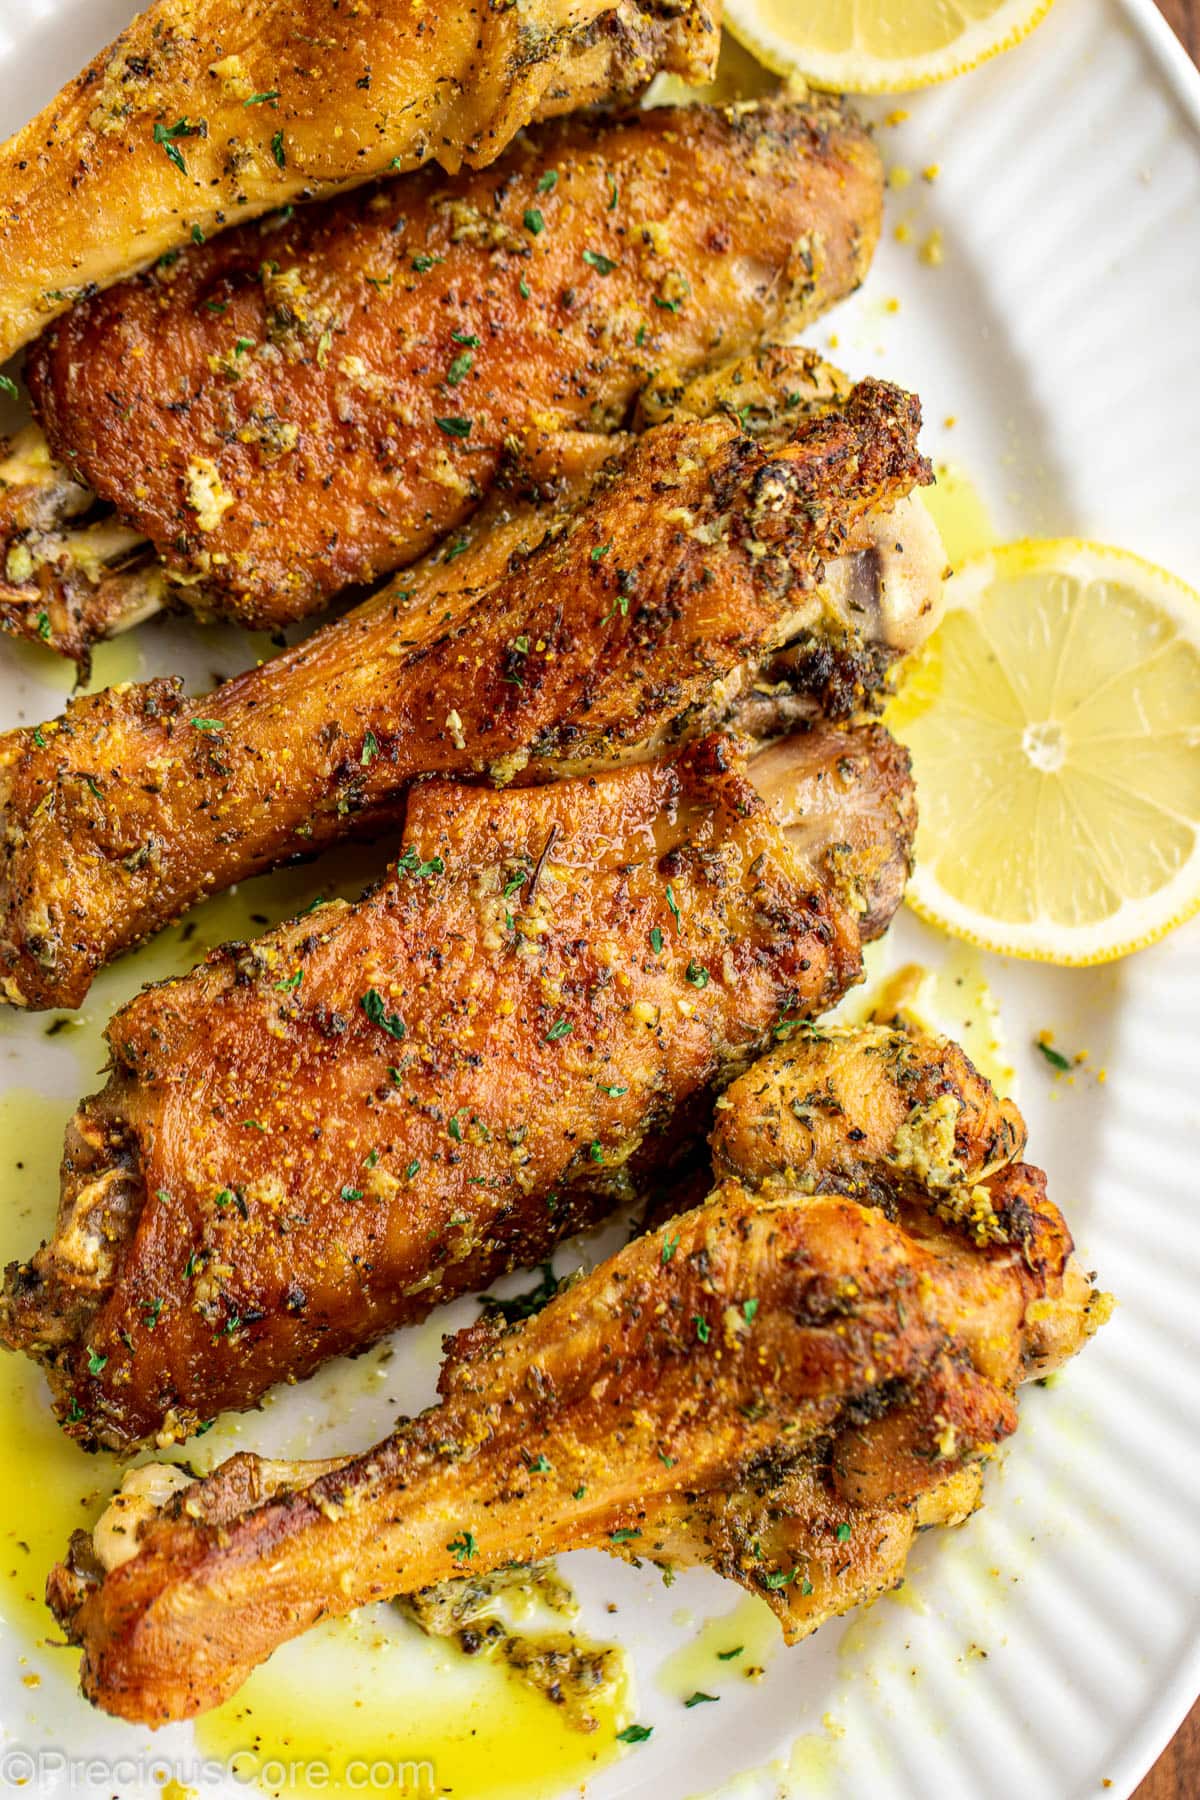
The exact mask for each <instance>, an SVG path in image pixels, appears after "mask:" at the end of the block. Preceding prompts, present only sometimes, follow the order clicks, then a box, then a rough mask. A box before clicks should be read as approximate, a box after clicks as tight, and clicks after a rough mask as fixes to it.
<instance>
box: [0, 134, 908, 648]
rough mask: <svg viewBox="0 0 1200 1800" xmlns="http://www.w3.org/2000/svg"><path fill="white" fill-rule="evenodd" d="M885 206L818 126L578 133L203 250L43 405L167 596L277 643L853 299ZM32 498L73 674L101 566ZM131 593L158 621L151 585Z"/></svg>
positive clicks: (860, 167) (23, 596)
mask: <svg viewBox="0 0 1200 1800" xmlns="http://www.w3.org/2000/svg"><path fill="white" fill-rule="evenodd" d="M880 191H881V183H880V167H879V159H878V155H877V153H876V151H875V149H874V146H873V145H872V144H871V142H870V140H869V139H868V138H867V137H866V135H865V134H864V132H863V131H862V129H861V128H860V127H859V126H858V125H856V124H854V123H853V122H852V121H851V120H849V119H848V118H847V117H846V116H845V115H843V114H842V113H841V112H840V111H839V110H838V109H837V108H836V107H833V106H832V105H831V104H830V103H829V102H826V101H821V102H814V103H811V104H808V103H801V102H799V101H787V100H780V101H767V102H763V103H761V104H758V105H755V106H750V107H740V108H733V109H729V110H720V109H717V108H713V107H704V106H691V107H684V108H662V109H654V110H651V111H648V112H642V113H635V114H633V115H631V116H630V117H627V118H625V119H621V120H618V121H615V122H613V121H597V120H595V119H592V118H587V117H583V118H572V119H568V120H565V121H563V122H562V123H560V124H555V125H551V126H547V127H544V128H543V129H541V130H539V131H537V132H532V133H530V134H529V135H528V136H527V137H525V138H523V139H522V140H521V141H520V142H518V143H517V144H515V145H514V146H513V147H512V148H511V149H509V150H508V151H507V152H506V154H505V156H504V157H503V159H502V160H501V161H500V162H499V163H497V164H496V165H494V166H493V167H492V168H489V169H487V170H485V171H483V172H480V173H463V174H460V175H459V176H457V177H456V178H455V179H454V180H452V181H451V180H448V179H447V177H446V176H445V175H443V174H442V172H441V171H440V170H438V169H434V168H431V169H429V170H427V171H425V172H423V173H421V174H420V175H417V176H413V177H411V178H409V179H407V180H405V181H399V182H388V183H385V184H383V185H382V186H379V187H375V188H372V189H370V190H368V191H364V192H363V193H361V194H357V195H354V196H353V197H351V198H348V199H343V200H338V201H336V202H333V203H331V204H329V205H326V206H323V207H314V208H302V209H301V210H300V211H298V212H296V213H295V214H294V215H293V216H292V217H291V218H290V219H288V220H286V221H281V220H279V219H278V218H273V219H270V220H267V221H265V222H264V223H263V224H253V225H249V226H246V227H244V228H243V229H241V230H238V231H232V232H228V233H226V234H225V235H224V236H223V237H221V238H220V239H218V240H217V241H216V242H215V243H211V244H204V245H202V246H200V247H195V246H193V247H191V248H188V249H185V250H184V251H182V252H181V253H180V254H179V256H178V258H177V259H175V260H173V261H172V262H170V263H169V265H168V266H166V267H157V268H155V269H153V270H151V271H149V272H148V273H147V274H145V275H143V276H141V277H139V278H138V279H137V280H136V281H133V282H128V283H125V284H123V285H121V286H118V287H115V288H112V289H110V290H108V291H107V292H106V293H103V294H100V295H97V296H95V297H94V298H92V299H90V300H88V301H84V302H81V303H80V304H79V305H77V306H76V307H74V308H73V309H72V311H71V312H70V313H69V314H68V315H67V316H66V317H65V318H64V319H63V320H62V321H61V323H59V324H58V325H57V326H55V327H54V328H53V329H52V330H51V331H50V332H49V333H48V334H47V335H46V336H45V337H44V338H43V339H42V340H41V342H40V343H39V344H38V345H37V346H36V347H35V348H34V350H33V351H32V352H31V354H30V357H29V359H28V363H27V379H28V381H29V386H30V391H31V393H32V396H33V400H34V406H35V410H36V411H37V414H38V416H39V418H40V419H41V421H42V423H43V424H44V426H45V429H46V431H47V433H48V436H49V441H50V446H51V449H52V451H53V453H54V455H55V456H56V457H57V458H58V459H59V465H61V466H65V467H66V468H67V469H69V470H70V473H71V478H72V480H73V481H74V482H77V483H85V484H88V485H89V486H90V488H91V490H93V491H94V493H95V494H96V495H98V496H99V497H100V498H101V499H102V500H104V501H105V502H108V503H110V504H111V505H112V506H113V507H114V508H115V509H116V512H117V515H118V518H119V520H120V521H121V523H122V525H123V526H124V527H125V528H126V529H127V532H128V533H129V534H130V535H131V536H132V539H133V541H134V542H135V543H136V542H137V540H139V539H146V540H148V541H149V545H150V546H152V547H153V552H154V553H155V555H156V556H157V557H158V558H161V559H162V565H163V566H165V570H166V578H165V581H164V575H163V567H159V568H158V569H157V570H156V571H154V574H155V575H156V578H157V581H158V586H159V592H160V594H161V595H166V594H168V593H169V594H170V595H172V596H173V597H174V599H175V600H176V601H177V602H178V603H179V604H186V605H189V606H192V607H194V608H196V609H197V610H198V611H200V612H218V613H224V614H226V615H229V616H232V617H235V618H237V619H240V620H243V621H245V622H248V623H252V624H255V625H260V626H266V625H279V624H281V623H285V622H287V621H288V620H292V619H296V618H299V617H301V616H303V615H305V614H307V613H311V612H313V611H314V610H316V609H318V608H320V607H321V606H322V605H324V604H325V602H326V601H327V600H328V599H329V597H330V596H331V595H332V594H334V593H336V592H337V591H338V590H339V589H341V588H343V587H345V586H347V585H348V584H352V583H365V582H370V581H372V580H374V579H376V578H377V577H378V576H380V575H382V574H386V573H387V572H389V571H390V570H392V569H395V568H397V567H399V566H401V565H404V564H407V563H410V562H411V561H412V560H413V559H414V557H416V556H418V555H419V554H420V553H421V552H422V551H424V550H426V549H428V548H429V546H430V545H432V544H433V543H435V542H436V541H437V540H438V539H439V538H441V537H443V536H444V535H445V534H446V533H447V532H448V531H451V530H453V529H454V528H455V527H456V526H457V525H459V524H460V523H461V521H462V520H463V519H464V518H465V517H466V516H467V515H468V514H469V513H470V511H471V510H472V509H473V508H474V507H475V506H476V505H477V504H478V503H479V500H480V497H481V496H482V495H483V494H484V493H486V492H487V490H488V488H489V487H490V486H491V484H492V482H493V481H494V480H495V478H496V474H497V470H498V468H499V466H500V462H501V459H502V455H503V450H504V446H505V444H506V442H507V441H509V440H511V439H512V438H513V437H514V436H516V437H517V438H521V437H523V436H524V434H525V432H526V431H527V430H528V429H529V428H530V427H531V426H535V425H536V426H540V427H542V428H545V426H546V424H547V422H551V423H552V424H553V425H554V426H555V427H557V428H559V429H564V428H570V427H580V426H583V427H586V428H588V429H590V430H597V431H608V430H612V429H614V428H615V427H617V426H618V425H620V424H621V423H622V422H623V421H625V420H626V419H627V417H628V415H629V412H630V409H631V407H632V405H633V402H634V400H635V398H636V396H637V394H638V392H639V390H640V389H641V388H642V387H643V385H644V384H645V383H646V381H647V379H648V378H649V376H650V375H651V373H652V372H653V371H655V370H658V369H661V368H663V367H664V366H666V367H670V368H672V369H674V370H676V371H679V372H681V373H682V374H683V375H687V374H691V373H694V372H695V371H697V370H699V369H702V368H704V367H705V366H706V365H708V364H709V363H711V362H712V361H713V360H714V359H715V358H718V357H721V358H730V357H733V356H737V355H741V354H744V353H745V352H747V351H749V350H751V349H753V348H754V347H755V346H756V345H757V344H759V343H760V342H762V341H763V340H764V339H765V338H768V337H770V336H772V335H778V334H788V333H791V332H793V331H795V330H797V329H798V328H799V327H800V326H802V325H804V324H805V323H807V322H808V321H809V320H810V319H812V318H813V317H815V316H816V315H817V314H818V313H819V312H821V311H822V310H824V309H825V308H826V307H828V306H829V305H831V304H832V302H833V301H835V300H837V299H839V298H840V297H841V296H842V295H844V294H845V293H847V292H848V291H849V290H850V289H851V288H853V287H855V286H856V285H857V284H858V282H859V281H860V280H861V278H862V276H863V274H864V272H865V270H866V267H867V264H868V262H869V260H870V256H871V253H872V250H873V249H874V245H875V241H876V238H877V236H878V231H879V213H880ZM22 500H23V495H22V493H21V490H20V488H19V487H18V488H17V489H15V490H11V491H10V492H9V493H8V495H7V497H6V510H7V511H8V514H9V518H8V519H6V518H5V516H4V511H5V509H0V531H4V530H5V529H6V528H7V540H8V544H7V547H8V557H7V561H8V565H9V568H10V570H12V571H15V573H16V575H17V576H18V577H19V579H17V580H16V581H14V580H13V579H12V578H11V575H10V578H9V581H8V584H7V588H6V590H5V591H4V593H3V595H0V599H2V600H3V603H4V616H5V617H6V618H7V620H8V623H9V625H10V626H11V627H12V628H13V629H14V630H24V631H26V632H27V633H30V634H32V633H33V632H34V631H35V630H40V633H41V635H42V637H43V638H48V640H49V641H50V642H51V643H55V642H57V643H58V644H59V647H60V648H62V649H64V650H65V651H68V652H72V651H74V652H75V653H78V652H79V651H80V649H81V648H82V647H84V645H85V644H86V640H87V637H88V633H89V630H90V623H89V620H90V615H91V613H92V611H93V610H96V611H98V613H99V615H100V622H101V623H102V624H103V625H104V626H105V628H107V629H111V624H112V620H111V617H110V606H111V598H112V591H113V587H114V581H113V579H112V576H111V565H109V564H104V565H102V567H101V570H100V571H97V569H96V567H95V564H94V562H93V563H90V564H88V568H89V569H90V570H91V574H90V575H89V574H88V572H87V569H83V570H81V569H80V568H79V567H78V566H77V559H75V560H74V561H73V559H72V555H71V551H72V546H73V544H74V543H75V542H76V541H77V540H76V539H73V538H71V537H68V538H67V539H65V540H64V538H63V535H62V533H61V532H58V531H52V532H50V533H46V532H45V530H44V529H41V528H39V529H36V530H33V531H30V530H29V529H28V528H23V527H21V526H20V525H19V524H18V523H17V518H16V514H17V513H18V512H19V511H20V508H21V503H22ZM14 549H15V550H16V552H17V557H16V561H15V562H14V561H13V557H12V552H13V550H14ZM122 579H123V581H124V583H125V585H127V586H128V587H129V589H130V592H131V595H132V600H131V604H133V605H138V604H141V603H143V602H144V594H145V589H146V584H147V582H148V581H149V580H150V579H151V573H150V571H149V570H148V569H147V568H146V567H145V566H144V565H143V563H142V562H141V561H139V560H137V559H136V558H135V559H134V562H133V569H132V572H131V570H130V568H129V567H126V568H124V569H123V570H122Z"/></svg>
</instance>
